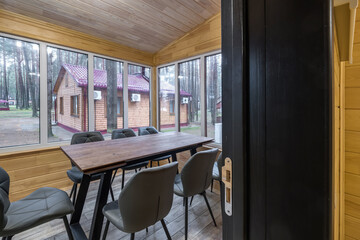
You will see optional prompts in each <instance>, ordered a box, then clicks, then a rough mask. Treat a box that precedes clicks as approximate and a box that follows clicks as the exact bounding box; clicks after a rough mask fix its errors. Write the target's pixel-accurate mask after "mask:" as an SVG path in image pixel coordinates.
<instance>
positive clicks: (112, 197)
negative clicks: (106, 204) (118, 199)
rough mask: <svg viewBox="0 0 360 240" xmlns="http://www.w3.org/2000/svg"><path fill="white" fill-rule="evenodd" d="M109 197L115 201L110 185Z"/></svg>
mask: <svg viewBox="0 0 360 240" xmlns="http://www.w3.org/2000/svg"><path fill="white" fill-rule="evenodd" d="M110 195H111V199H112V200H113V201H115V197H114V191H113V189H112V186H111V185H110Z"/></svg>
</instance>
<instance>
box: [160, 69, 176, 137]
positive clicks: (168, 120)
mask: <svg viewBox="0 0 360 240" xmlns="http://www.w3.org/2000/svg"><path fill="white" fill-rule="evenodd" d="M158 74H159V77H158V81H159V84H158V86H159V115H160V116H159V118H160V131H162V132H169V131H175V130H176V129H175V65H172V66H167V67H162V68H159V72H158Z"/></svg>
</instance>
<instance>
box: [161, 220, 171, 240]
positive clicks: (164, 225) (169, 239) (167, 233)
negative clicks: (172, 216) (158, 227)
mask: <svg viewBox="0 0 360 240" xmlns="http://www.w3.org/2000/svg"><path fill="white" fill-rule="evenodd" d="M161 224H162V226H163V228H164V231H165V234H166V237H167V239H168V240H171V236H170V234H169V230H168V229H167V227H166V224H165V221H164V219H161Z"/></svg>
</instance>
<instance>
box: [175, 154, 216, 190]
mask: <svg viewBox="0 0 360 240" xmlns="http://www.w3.org/2000/svg"><path fill="white" fill-rule="evenodd" d="M217 153H218V149H217V148H213V149H210V150H206V151H201V152H198V153H196V154H194V155H193V156H191V158H190V159H189V160H188V161H187V162H186V164H185V166H184V167H183V169H182V171H181V181H182V184H183V188H184V189H183V191H184V195H185V196H193V195H195V194H200V193H203V192H204V191H205V190H206V189H207V188H208V187H209V186H210V183H211V179H212V170H213V167H214V163H215V160H216V156H217Z"/></svg>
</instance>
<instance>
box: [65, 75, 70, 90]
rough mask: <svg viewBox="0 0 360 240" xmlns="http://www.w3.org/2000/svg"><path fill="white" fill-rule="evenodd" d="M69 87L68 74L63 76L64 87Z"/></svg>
mask: <svg viewBox="0 0 360 240" xmlns="http://www.w3.org/2000/svg"><path fill="white" fill-rule="evenodd" d="M68 86H69V74H67V73H66V74H65V87H68Z"/></svg>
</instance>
